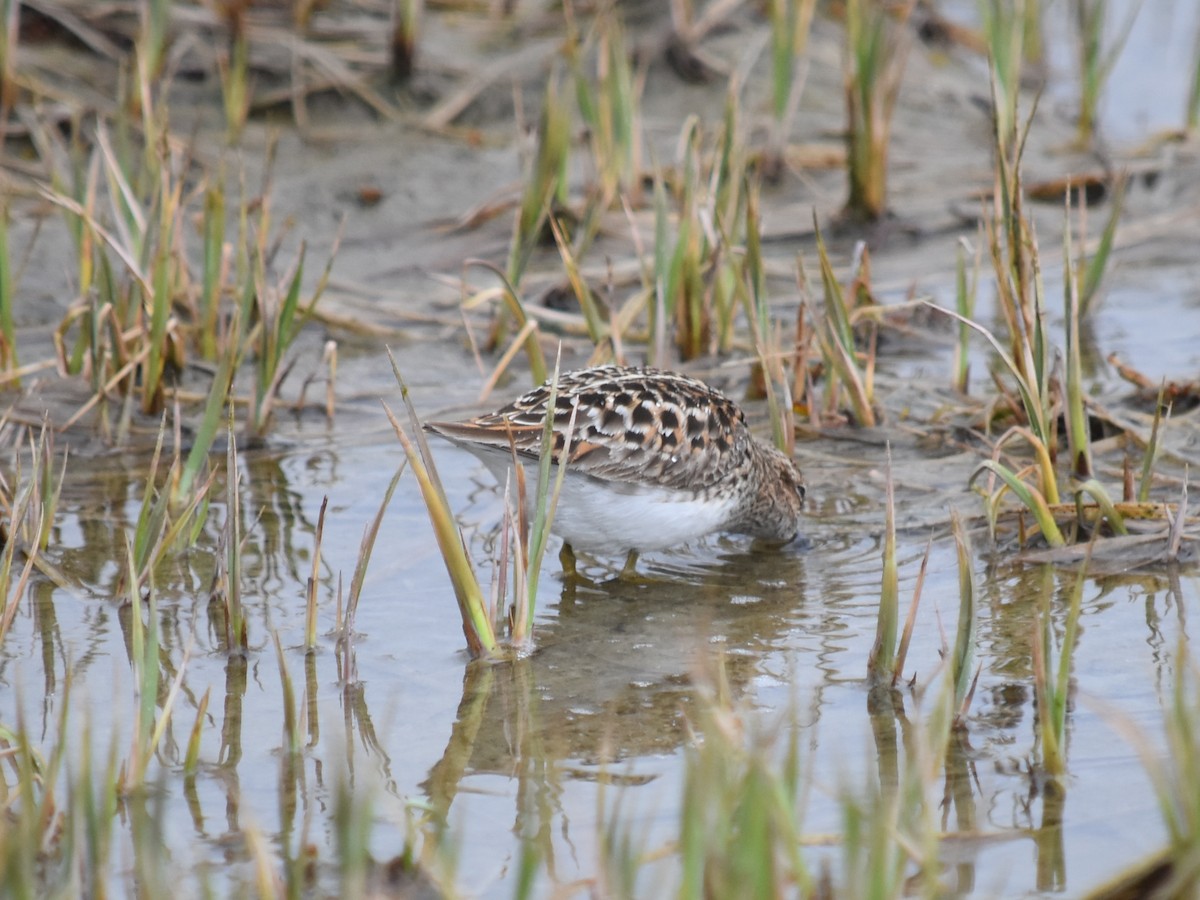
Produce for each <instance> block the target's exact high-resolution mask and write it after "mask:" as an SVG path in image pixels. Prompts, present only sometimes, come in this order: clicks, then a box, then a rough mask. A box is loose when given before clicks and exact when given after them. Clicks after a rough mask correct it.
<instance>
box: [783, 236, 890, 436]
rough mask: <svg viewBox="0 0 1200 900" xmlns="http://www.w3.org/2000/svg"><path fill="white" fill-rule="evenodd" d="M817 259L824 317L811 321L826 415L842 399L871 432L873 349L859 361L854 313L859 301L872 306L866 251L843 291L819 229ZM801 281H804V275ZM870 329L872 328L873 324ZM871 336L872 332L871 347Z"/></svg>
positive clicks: (873, 423)
mask: <svg viewBox="0 0 1200 900" xmlns="http://www.w3.org/2000/svg"><path fill="white" fill-rule="evenodd" d="M814 226H815V219H814ZM817 258H818V261H819V262H820V266H821V284H822V286H823V288H824V299H825V304H824V312H825V315H824V316H823V317H814V318H815V319H816V321H817V326H816V329H815V331H816V338H817V344H818V346H819V347H820V349H821V356H822V358H823V360H824V363H825V373H826V374H825V408H826V410H827V411H829V412H833V411H835V410H836V409H838V408H839V407H840V406H841V404H842V402H843V400H842V398H843V396H844V397H845V398H846V399H845V402H846V403H848V404H849V408H850V411H851V413H852V414H853V416H854V421H855V423H856V424H857V425H859V426H861V427H863V428H873V427H874V426H875V425H876V424H877V417H876V414H875V355H874V349H873V346H872V349H871V350H870V351H869V352H868V353H866V354H865V355H862V357H863V358H861V359H860V353H859V351H858V348H857V344H856V342H855V332H854V324H855V311H856V309H857V308H858V306H859V304H860V302H862V301H866V302H868V303H869V302H871V301H870V271H869V264H868V262H867V260H868V257H867V254H866V251H865V249H864V250H862V252H861V253H860V254H859V255H858V264H859V267H858V271H857V272H856V273H855V277H854V279H853V281H852V282H851V284H850V286H849V287H848V288H846V289H843V288H842V285H841V284H840V283H839V282H838V280H837V276H836V274H835V273H834V271H833V263H832V262H831V261H830V259H829V252H828V251H827V250H826V249H825V240H824V238H822V236H821V232H820V229H819V228H817ZM801 278H802V280H803V274H802V275H801ZM870 327H872V328H874V327H875V326H874V323H872V324H871V326H870ZM873 335H874V332H872V345H873V344H874V337H873Z"/></svg>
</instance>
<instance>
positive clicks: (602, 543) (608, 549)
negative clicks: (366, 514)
mask: <svg viewBox="0 0 1200 900" xmlns="http://www.w3.org/2000/svg"><path fill="white" fill-rule="evenodd" d="M478 456H479V458H480V459H482V460H483V461H484V462H485V463H487V466H488V468H489V469H490V470H491V471H492V474H493V475H495V476H496V479H497V481H499V482H500V483H501V484H503V483H504V481H505V479H506V478H507V476H508V470H509V468H510V467H511V462H509V463H507V465H502V464H501V461H500V460H498V459H497V458H496V456H495V455H493V454H486V455H485V454H478ZM557 474H558V473H557V471H556V469H555V468H552V469H551V470H550V489H551V492H553V490H554V478H555V476H556V475H557ZM537 477H538V472H537V467H536V465H533V466H526V467H525V485H526V492H527V494H528V498H527V504H528V505H529V506H530V510H529V514H530V517H531V518H532V515H533V510H532V500H533V497H534V496H535V494H536V492H537ZM734 506H735V501H734V500H733V499H732V498H730V499H724V500H722V499H717V498H709V499H699V498H696V497H693V496H692V495H691V494H689V493H686V492H682V491H670V490H665V489H663V488H659V487H655V486H652V485H644V486H638V487H637V488H636V489H634V488H633V487H632V486H630V485H627V484H617V485H611V484H609V483H607V482H603V481H600V480H598V479H596V478H590V477H588V476H586V475H576V476H575V477H572V476H571V475H570V472H569V470H568V475H567V478H566V479H564V481H563V486H562V493H561V494H560V495H559V498H558V507H557V509H556V510H555V513H554V521H553V522H552V523H551V525H550V530H551V531H552V532H553V533H554V534H557V535H558V536H559V537H561V538H562V539H563V540H564V541H566V542H567V543H568V544H570V545H571V546H572V547H573V548H574V549H576V550H582V551H584V552H587V553H611V554H620V553H626V552H628V551H629V550H638V551H642V550H663V549H666V548H667V547H677V546H679V545H680V544H686V543H687V542H688V541H692V540H695V539H696V538H698V537H703V536H704V535H706V534H712V533H713V532H714V531H720V530H722V529H723V528H724V527H725V525H726V524H727V523H728V521H729V518H730V515H731V514H732V513H733V510H734Z"/></svg>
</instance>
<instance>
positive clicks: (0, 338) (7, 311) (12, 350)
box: [0, 2, 21, 388]
mask: <svg viewBox="0 0 1200 900" xmlns="http://www.w3.org/2000/svg"><path fill="white" fill-rule="evenodd" d="M12 5H13V8H14V9H15V8H16V7H17V4H16V3H15V2H14V3H13V4H12ZM0 14H3V11H0ZM3 45H4V36H3V35H0V46H3ZM4 66H5V63H4V60H0V78H4V80H5V82H6V83H7V78H6V77H5V75H4V74H3V73H4ZM0 90H3V89H2V88H0ZM0 116H4V117H7V110H6V108H5V107H4V105H3V104H2V103H0ZM8 214H9V206H8V203H7V202H5V203H0V374H9V373H11V372H13V371H14V370H15V369H16V368H17V367H18V365H19V362H18V361H17V330H16V326H15V324H14V321H13V308H14V301H15V300H16V294H15V291H16V285H15V284H14V283H13V266H12V258H11V257H10V256H9V247H8ZM8 386H9V387H13V388H19V387H20V386H21V382H20V379H19V378H13V379H10V380H9V381H8Z"/></svg>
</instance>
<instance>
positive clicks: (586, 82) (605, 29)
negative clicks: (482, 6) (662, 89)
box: [571, 5, 643, 209]
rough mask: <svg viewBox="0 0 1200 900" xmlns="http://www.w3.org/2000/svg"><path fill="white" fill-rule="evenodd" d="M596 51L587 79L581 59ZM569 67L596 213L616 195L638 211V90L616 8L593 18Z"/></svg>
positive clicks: (607, 8) (639, 80)
mask: <svg viewBox="0 0 1200 900" xmlns="http://www.w3.org/2000/svg"><path fill="white" fill-rule="evenodd" d="M592 46H594V48H595V49H594V52H595V65H596V70H595V76H594V78H589V77H588V75H587V73H586V72H585V70H584V66H583V59H584V57H585V56H587V55H588V52H589V49H590V48H591V47H592ZM571 56H572V68H573V71H574V79H575V95H576V101H577V103H578V106H579V114H580V117H581V118H582V119H583V122H584V125H586V126H587V129H588V138H589V141H590V152H591V159H592V165H593V166H594V167H595V171H596V184H595V185H594V187H593V191H594V193H595V194H596V200H595V201H594V204H595V206H596V207H597V209H607V208H609V207H610V206H612V205H613V203H614V201H615V200H616V198H617V197H618V196H624V197H627V198H628V199H629V202H630V203H631V204H632V205H633V206H634V207H637V206H639V205H640V203H641V197H640V195H641V184H640V182H639V174H640V169H641V160H642V146H641V143H642V125H641V108H640V107H641V88H642V83H643V79H642V78H640V77H639V76H637V75H636V74H635V73H634V70H633V66H632V64H631V63H630V56H629V50H628V47H627V45H626V40H625V28H624V26H623V25H622V24H621V21H620V18H619V16H618V13H617V7H615V6H612V5H605V6H604V7H602V9H601V11H600V13H599V15H597V16H596V18H595V20H594V22H593V24H592V29H591V34H590V36H589V38H588V39H587V40H585V41H584V42H583V45H582V46H574V45H573V46H572V48H571Z"/></svg>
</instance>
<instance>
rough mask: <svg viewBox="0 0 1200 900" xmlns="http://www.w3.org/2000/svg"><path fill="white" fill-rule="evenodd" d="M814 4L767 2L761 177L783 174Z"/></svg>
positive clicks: (795, 0)
mask: <svg viewBox="0 0 1200 900" xmlns="http://www.w3.org/2000/svg"><path fill="white" fill-rule="evenodd" d="M816 7H817V4H816V0H770V3H768V5H767V17H768V20H769V21H770V23H771V136H770V141H769V144H768V147H767V152H766V154H765V156H764V159H763V170H764V174H765V175H766V177H767V178H768V179H774V178H777V177H778V176H779V175H780V174H781V173H782V170H783V164H784V151H785V150H786V148H787V135H788V129H789V128H790V126H791V122H792V119H793V118H794V117H795V114H796V108H797V107H798V106H799V103H800V94H801V89H802V86H803V74H802V73H803V68H802V65H803V63H804V61H805V50H806V48H807V46H808V35H809V31H810V30H811V28H812V21H813V14H814V13H815V12H816Z"/></svg>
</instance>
